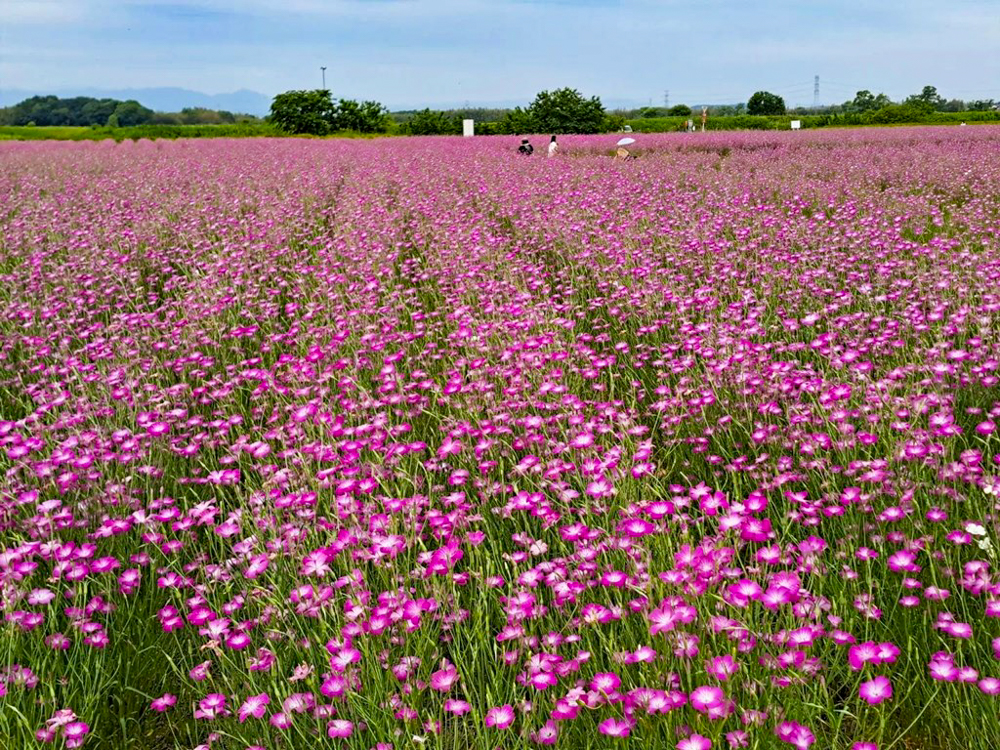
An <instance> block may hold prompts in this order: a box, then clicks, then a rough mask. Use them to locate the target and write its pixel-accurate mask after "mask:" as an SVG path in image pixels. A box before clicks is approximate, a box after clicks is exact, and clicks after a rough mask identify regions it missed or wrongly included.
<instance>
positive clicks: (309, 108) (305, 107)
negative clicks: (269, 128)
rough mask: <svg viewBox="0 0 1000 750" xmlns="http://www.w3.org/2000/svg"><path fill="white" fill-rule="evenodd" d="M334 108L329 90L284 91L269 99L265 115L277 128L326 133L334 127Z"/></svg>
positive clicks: (290, 130) (302, 133)
mask: <svg viewBox="0 0 1000 750" xmlns="http://www.w3.org/2000/svg"><path fill="white" fill-rule="evenodd" d="M336 118H337V107H336V105H335V104H334V103H333V97H332V96H331V95H330V91H329V89H313V90H312V91H286V92H284V93H283V94H278V95H277V96H276V97H274V101H273V102H271V115H270V117H269V118H268V119H269V121H270V122H271V123H273V124H274V125H275V126H276V127H277V128H278V129H279V130H283V131H285V132H286V133H291V134H293V135H326V134H327V133H329V132H331V131H332V130H333V129H334V127H335V122H336Z"/></svg>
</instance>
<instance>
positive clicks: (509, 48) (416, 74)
mask: <svg viewBox="0 0 1000 750" xmlns="http://www.w3.org/2000/svg"><path fill="white" fill-rule="evenodd" d="M321 65H326V66H327V71H326V82H327V86H328V87H329V88H331V89H332V90H333V92H334V95H335V96H343V97H351V98H373V99H377V100H379V101H382V102H384V103H385V104H387V105H389V106H390V107H392V108H401V107H409V106H424V105H430V106H435V105H436V106H445V105H451V104H461V103H463V102H465V101H469V102H471V103H477V104H490V103H496V104H501V103H510V102H515V103H517V102H523V103H527V102H528V101H530V100H531V99H532V98H533V96H534V94H535V93H536V92H537V91H540V90H542V89H547V88H554V87H560V86H572V87H574V88H577V89H580V90H581V91H582V92H584V93H585V94H588V95H590V94H597V95H599V96H601V97H602V99H604V100H605V102H607V103H612V102H614V103H620V104H625V103H632V104H635V105H644V104H647V103H649V102H650V101H652V103H654V104H662V103H663V98H664V91H665V90H669V91H670V102H671V103H672V104H675V103H678V102H687V103H691V104H693V103H701V102H711V103H723V102H736V101H746V99H747V98H748V97H749V96H750V94H752V93H753V92H754V91H756V90H758V89H767V90H770V91H774V92H775V93H778V94H781V95H782V96H784V97H785V100H786V101H787V103H788V104H789V105H795V104H810V103H811V102H812V98H813V88H812V82H813V76H814V75H819V76H820V100H821V102H822V103H833V102H842V101H844V100H846V99H850V98H852V97H853V95H854V92H855V91H857V90H858V89H861V88H867V89H871V90H872V91H874V92H876V93H877V92H880V91H882V92H885V93H887V94H889V96H890V97H892V98H893V99H899V98H903V97H905V96H906V95H908V94H911V93H914V92H916V91H919V90H920V88H921V87H922V86H923V85H925V84H931V85H934V86H937V88H938V90H939V92H940V93H941V94H942V95H944V96H946V97H949V98H951V97H957V98H964V99H973V98H994V99H1000V0H937V1H935V2H931V1H930V0H880V1H879V0H871V2H865V1H862V0H829V1H828V2H823V3H815V2H808V0H801V1H799V2H795V1H793V0H761V1H760V2H757V3H753V2H745V1H742V0H243V1H242V2H233V1H232V0H171V1H169V2H149V1H147V0H131V1H130V0H124V1H122V0H2V1H0V88H17V89H32V90H53V91H56V90H58V91H69V90H72V89H73V88H74V87H80V88H84V87H87V88H93V87H98V88H108V89H112V88H128V87H135V88H146V87H158V86H180V87H185V88H190V89H195V90H198V91H203V92H206V93H221V92H229V91H234V90H236V89H241V88H246V89H252V90H255V91H260V92H263V93H266V94H269V95H270V94H274V93H277V92H279V91H284V90H287V89H291V88H316V87H319V85H320V79H321V74H320V69H319V68H320V66H321Z"/></svg>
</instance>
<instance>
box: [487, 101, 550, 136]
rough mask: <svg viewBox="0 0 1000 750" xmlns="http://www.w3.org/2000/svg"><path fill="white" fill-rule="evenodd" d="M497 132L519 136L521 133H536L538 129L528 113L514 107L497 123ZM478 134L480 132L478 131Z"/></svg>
mask: <svg viewBox="0 0 1000 750" xmlns="http://www.w3.org/2000/svg"><path fill="white" fill-rule="evenodd" d="M497 130H498V131H499V132H500V133H502V134H505V135H521V134H522V133H536V132H538V127H537V126H536V124H535V121H534V120H533V119H532V117H531V114H530V113H529V112H528V111H526V110H524V109H521V108H520V107H514V109H512V110H510V111H508V112H507V114H505V115H504V117H503V120H501V121H500V122H499V123H497ZM480 132H482V131H481V130H480Z"/></svg>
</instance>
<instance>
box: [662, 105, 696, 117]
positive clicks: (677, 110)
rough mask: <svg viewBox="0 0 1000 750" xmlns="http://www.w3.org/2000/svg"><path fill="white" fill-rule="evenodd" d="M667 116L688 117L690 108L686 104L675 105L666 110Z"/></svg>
mask: <svg viewBox="0 0 1000 750" xmlns="http://www.w3.org/2000/svg"><path fill="white" fill-rule="evenodd" d="M667 114H668V115H669V116H671V117H690V116H691V108H690V107H689V106H688V105H686V104H675V105H674V106H672V107H671V108H670V109H668V110H667Z"/></svg>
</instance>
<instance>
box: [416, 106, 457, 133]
mask: <svg viewBox="0 0 1000 750" xmlns="http://www.w3.org/2000/svg"><path fill="white" fill-rule="evenodd" d="M403 132H404V133H408V134H410V135H457V134H458V133H461V132H462V123H461V121H459V120H458V118H456V117H448V115H446V114H445V113H444V112H435V111H434V110H431V109H424V110H421V111H420V112H417V113H416V114H414V115H413V117H411V118H410V119H409V120H407V121H406V123H405V124H404V125H403Z"/></svg>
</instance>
